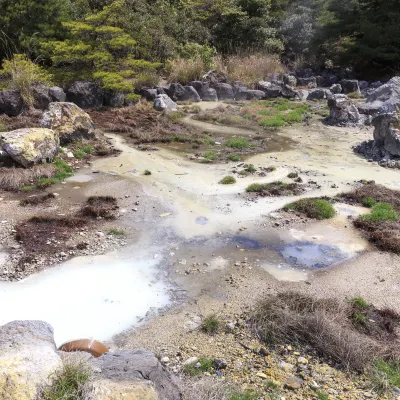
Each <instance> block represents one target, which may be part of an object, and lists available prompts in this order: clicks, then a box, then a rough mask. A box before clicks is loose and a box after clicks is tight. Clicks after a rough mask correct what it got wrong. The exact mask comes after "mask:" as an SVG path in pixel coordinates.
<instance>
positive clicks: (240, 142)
mask: <svg viewBox="0 0 400 400" xmlns="http://www.w3.org/2000/svg"><path fill="white" fill-rule="evenodd" d="M224 144H225V146H227V147H231V148H234V149H247V148H249V147H250V143H249V141H248V140H247V139H244V138H231V139H228V140H227V141H226V142H225V143H224Z"/></svg>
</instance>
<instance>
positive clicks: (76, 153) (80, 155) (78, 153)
mask: <svg viewBox="0 0 400 400" xmlns="http://www.w3.org/2000/svg"><path fill="white" fill-rule="evenodd" d="M73 154H74V157H75V158H77V159H78V160H82V158H85V157H86V153H85V152H84V151H83V150H81V149H78V150H75V151H74V152H73Z"/></svg>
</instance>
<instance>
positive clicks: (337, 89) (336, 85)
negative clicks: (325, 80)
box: [329, 83, 342, 94]
mask: <svg viewBox="0 0 400 400" xmlns="http://www.w3.org/2000/svg"><path fill="white" fill-rule="evenodd" d="M329 90H330V91H331V92H332V93H333V94H338V93H342V86H340V84H339V83H334V84H333V85H332V86H331V87H330V88H329Z"/></svg>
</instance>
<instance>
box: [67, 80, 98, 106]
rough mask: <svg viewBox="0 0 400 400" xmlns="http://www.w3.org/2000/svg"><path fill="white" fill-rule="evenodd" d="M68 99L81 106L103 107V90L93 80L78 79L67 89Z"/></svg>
mask: <svg viewBox="0 0 400 400" xmlns="http://www.w3.org/2000/svg"><path fill="white" fill-rule="evenodd" d="M67 100H68V101H69V102H71V103H75V104H76V105H77V106H78V107H80V108H95V107H101V106H102V105H103V102H104V93H103V90H102V89H101V88H100V87H99V86H98V85H96V84H95V83H93V82H87V81H76V82H74V83H73V84H72V85H71V86H70V87H69V88H68V90H67Z"/></svg>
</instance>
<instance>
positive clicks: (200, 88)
mask: <svg viewBox="0 0 400 400" xmlns="http://www.w3.org/2000/svg"><path fill="white" fill-rule="evenodd" d="M189 85H190V86H193V87H194V88H195V89H196V91H197V93H198V94H199V96H200V98H201V100H203V101H218V95H217V91H216V90H215V89H213V88H210V84H209V83H208V82H201V81H193V82H190V84H189Z"/></svg>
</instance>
